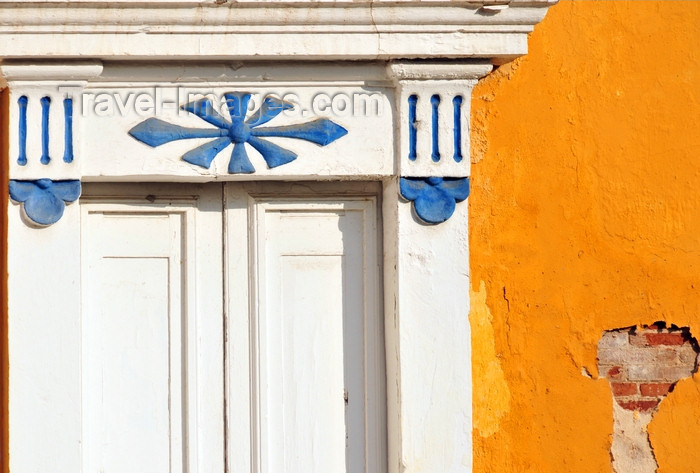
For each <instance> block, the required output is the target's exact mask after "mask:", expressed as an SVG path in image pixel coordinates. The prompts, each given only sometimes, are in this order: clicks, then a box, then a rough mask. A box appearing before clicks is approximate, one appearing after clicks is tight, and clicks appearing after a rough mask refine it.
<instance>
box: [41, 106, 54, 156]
mask: <svg viewBox="0 0 700 473" xmlns="http://www.w3.org/2000/svg"><path fill="white" fill-rule="evenodd" d="M50 107H51V97H42V98H41V160H40V161H41V164H49V161H51V157H50V156H49V109H50Z"/></svg>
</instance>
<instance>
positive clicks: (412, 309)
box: [383, 179, 472, 473]
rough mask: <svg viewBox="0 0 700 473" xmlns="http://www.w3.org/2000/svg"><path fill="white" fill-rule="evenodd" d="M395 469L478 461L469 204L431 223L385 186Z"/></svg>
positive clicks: (458, 471) (452, 470)
mask: <svg viewBox="0 0 700 473" xmlns="http://www.w3.org/2000/svg"><path fill="white" fill-rule="evenodd" d="M383 202H384V204H383V205H384V208H383V215H384V254H385V260H384V271H385V273H384V278H385V279H384V281H385V321H386V329H385V330H386V340H387V344H386V347H387V398H388V412H387V414H388V429H389V452H388V455H389V472H390V473H433V472H435V473H438V472H439V473H468V472H471V464H472V407H471V406H472V394H471V382H472V379H471V361H470V360H471V347H470V331H469V320H468V314H469V250H468V238H467V205H466V203H463V204H461V205H457V208H456V210H455V212H454V214H453V215H452V217H451V218H450V219H448V220H447V221H445V222H443V223H441V224H439V225H425V224H423V223H421V222H420V221H418V220H417V218H416V217H415V215H414V214H413V213H412V209H411V205H410V204H408V203H406V202H402V201H401V198H400V196H399V189H398V182H397V180H396V179H395V180H392V181H390V182H388V183H387V184H386V186H385V189H384V201H383Z"/></svg>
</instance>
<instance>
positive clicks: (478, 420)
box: [469, 281, 510, 437]
mask: <svg viewBox="0 0 700 473" xmlns="http://www.w3.org/2000/svg"><path fill="white" fill-rule="evenodd" d="M470 300H471V313H470V315H469V322H470V324H471V328H472V339H473V340H474V341H473V342H472V357H473V359H475V360H476V359H478V360H479V363H475V364H474V366H473V376H474V387H473V396H474V403H475V404H477V405H479V406H480V409H479V410H477V411H476V412H475V413H474V430H475V431H476V432H477V433H478V434H479V435H480V436H482V437H489V436H491V435H493V434H494V433H495V432H497V431H498V428H499V421H500V420H501V418H502V417H503V416H504V415H505V414H506V413H507V412H508V411H509V410H510V390H509V389H508V383H507V382H506V377H505V374H504V373H503V369H502V368H501V360H500V359H499V356H498V354H497V353H496V346H495V345H496V340H495V336H494V332H493V325H492V322H493V316H492V315H491V311H490V310H489V307H488V305H487V304H486V284H484V281H481V283H480V285H479V290H478V291H471V296H470Z"/></svg>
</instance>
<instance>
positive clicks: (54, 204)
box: [9, 179, 81, 226]
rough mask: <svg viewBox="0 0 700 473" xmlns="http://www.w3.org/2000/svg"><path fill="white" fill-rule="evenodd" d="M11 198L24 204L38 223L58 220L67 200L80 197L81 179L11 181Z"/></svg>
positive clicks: (50, 222)
mask: <svg viewBox="0 0 700 473" xmlns="http://www.w3.org/2000/svg"><path fill="white" fill-rule="evenodd" d="M9 187H10V198H11V199H12V200H13V201H15V202H19V203H21V204H23V205H22V206H23V208H24V213H25V214H26V215H27V217H28V218H29V219H30V220H31V221H33V222H34V223H36V224H38V225H44V226H46V225H51V224H54V223H56V222H58V221H59V220H60V219H61V217H62V216H63V211H64V210H65V209H66V202H74V201H75V200H77V199H78V197H80V192H81V185H80V181H52V180H51V179H38V180H36V181H17V180H14V179H13V180H11V181H10V186H9Z"/></svg>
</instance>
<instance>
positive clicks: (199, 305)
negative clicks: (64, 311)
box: [81, 186, 223, 473]
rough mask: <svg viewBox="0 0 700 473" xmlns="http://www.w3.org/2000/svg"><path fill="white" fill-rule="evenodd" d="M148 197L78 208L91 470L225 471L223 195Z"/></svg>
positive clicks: (93, 195)
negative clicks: (80, 232) (80, 234)
mask: <svg viewBox="0 0 700 473" xmlns="http://www.w3.org/2000/svg"><path fill="white" fill-rule="evenodd" d="M114 189H119V192H117V193H116V194H114ZM139 189H140V188H139V187H138V186H124V187H121V188H120V187H118V186H86V192H85V195H84V197H83V199H82V201H81V208H82V217H81V218H82V220H81V227H82V238H81V239H82V243H81V244H82V260H83V261H82V264H83V283H82V287H83V313H82V339H83V343H82V372H83V413H82V417H83V439H84V440H83V472H84V473H93V472H94V473H141V472H142V473H181V472H182V473H184V472H192V473H194V472H202V473H204V472H209V471H223V454H222V453H221V450H222V446H223V421H222V415H223V401H222V399H221V398H222V396H221V395H219V396H216V395H214V396H209V397H205V396H204V394H205V393H206V392H216V391H217V386H219V388H218V389H219V392H220V393H222V392H223V372H222V368H221V366H220V364H221V359H222V357H223V350H222V348H221V344H222V343H223V337H222V334H221V326H222V323H223V322H222V301H221V237H220V233H221V219H220V218H216V216H217V215H220V212H221V204H220V191H219V192H218V193H217V192H216V189H214V188H211V189H206V190H205V189H201V188H197V189H189V190H193V191H195V192H199V195H197V194H194V195H192V196H190V197H186V198H180V200H179V201H173V200H172V199H169V198H156V197H155V196H149V197H148V199H144V198H143V197H142V198H140V199H139V198H137V197H134V195H138V190H139ZM212 207H213V208H212ZM205 209H206V210H215V211H216V212H215V213H213V214H210V213H209V212H203V211H202V210H205ZM211 215H213V216H214V217H215V218H213V219H212V218H211V217H210V216H211ZM212 263H213V264H212ZM212 288H213V290H212ZM217 363H218V364H219V367H218V369H217V368H216V365H217ZM212 366H214V367H215V368H214V369H212ZM217 398H218V399H217Z"/></svg>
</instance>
